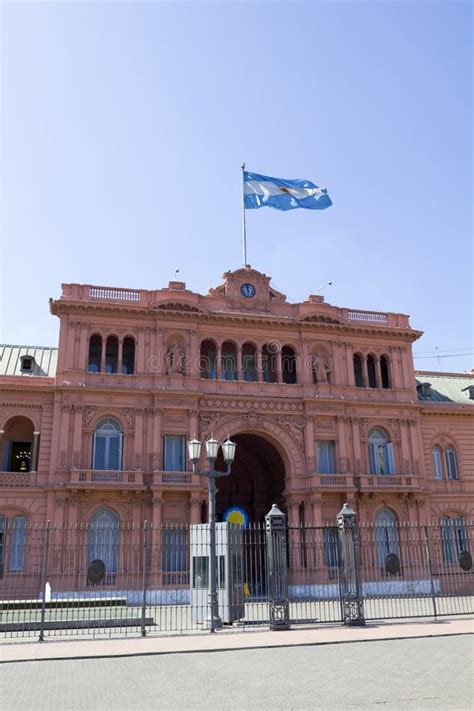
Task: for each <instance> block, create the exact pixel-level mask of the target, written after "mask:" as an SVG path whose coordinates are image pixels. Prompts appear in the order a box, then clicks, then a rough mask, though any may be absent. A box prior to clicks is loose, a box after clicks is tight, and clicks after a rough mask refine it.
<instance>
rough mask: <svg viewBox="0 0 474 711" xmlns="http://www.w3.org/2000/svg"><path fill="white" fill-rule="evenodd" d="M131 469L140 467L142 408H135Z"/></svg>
mask: <svg viewBox="0 0 474 711" xmlns="http://www.w3.org/2000/svg"><path fill="white" fill-rule="evenodd" d="M133 453H134V455H133V465H132V468H133V469H142V455H143V410H141V409H140V408H138V409H137V410H135V436H134V438H133Z"/></svg>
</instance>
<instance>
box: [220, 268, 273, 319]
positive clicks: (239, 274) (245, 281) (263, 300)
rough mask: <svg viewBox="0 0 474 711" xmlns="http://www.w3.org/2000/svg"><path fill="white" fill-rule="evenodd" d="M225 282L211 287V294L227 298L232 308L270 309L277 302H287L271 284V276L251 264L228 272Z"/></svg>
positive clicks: (246, 309) (225, 275) (249, 309)
mask: <svg viewBox="0 0 474 711" xmlns="http://www.w3.org/2000/svg"><path fill="white" fill-rule="evenodd" d="M222 278H223V279H224V283H223V284H221V285H220V286H217V287H215V288H213V289H209V296H218V297H221V298H224V299H226V301H227V302H228V304H229V306H231V308H235V309H239V310H245V311H269V310H270V305H271V304H273V303H275V302H285V301H286V296H285V294H282V293H281V292H280V291H277V289H275V288H274V287H273V286H270V277H268V276H267V275H266V274H262V272H258V271H257V270H256V269H252V268H251V267H250V266H246V267H241V268H240V269H236V270H235V271H233V272H231V271H229V272H226V273H225V274H224V275H223V277H222Z"/></svg>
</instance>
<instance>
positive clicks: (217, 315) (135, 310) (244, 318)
mask: <svg viewBox="0 0 474 711" xmlns="http://www.w3.org/2000/svg"><path fill="white" fill-rule="evenodd" d="M55 304H56V305H58V308H54V309H53V313H55V314H58V313H60V312H65V313H68V312H73V311H74V312H77V310H78V309H79V310H80V312H81V313H84V312H92V313H96V314H97V313H106V314H110V313H116V314H124V313H128V314H133V315H134V316H143V317H146V318H147V319H149V320H150V321H152V322H153V323H156V322H157V321H176V320H181V321H186V322H187V323H192V324H195V323H196V322H204V323H208V322H211V323H218V324H220V323H229V322H232V323H236V324H242V323H245V324H248V325H255V326H258V327H261V325H262V323H265V324H266V325H268V326H272V327H277V328H280V329H286V330H291V329H292V330H296V331H305V332H306V331H314V332H320V331H329V332H332V333H351V334H354V333H359V334H363V335H378V336H380V335H383V336H392V337H397V338H399V339H400V338H403V339H404V340H407V341H415V340H417V339H418V338H420V336H421V335H422V333H423V332H422V331H416V330H414V329H405V328H397V327H388V326H380V325H372V324H371V325H367V324H360V325H357V324H355V323H354V322H352V323H350V324H349V323H348V324H343V323H339V324H335V323H326V322H319V321H318V322H316V323H315V322H312V323H311V322H305V321H302V320H300V319H299V317H290V316H278V315H274V314H256V313H248V314H246V313H242V312H239V313H233V312H232V311H225V312H207V313H206V312H188V311H173V310H167V311H157V310H156V309H152V308H149V307H148V308H140V307H133V306H132V305H128V304H124V305H122V304H110V305H107V304H95V303H89V302H87V303H85V302H67V303H66V302H63V303H60V302H55Z"/></svg>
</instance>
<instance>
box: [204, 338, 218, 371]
mask: <svg viewBox="0 0 474 711" xmlns="http://www.w3.org/2000/svg"><path fill="white" fill-rule="evenodd" d="M216 351H217V349H216V344H215V343H214V341H211V340H206V341H203V342H202V343H201V355H200V367H201V378H207V380H216V379H217V367H216Z"/></svg>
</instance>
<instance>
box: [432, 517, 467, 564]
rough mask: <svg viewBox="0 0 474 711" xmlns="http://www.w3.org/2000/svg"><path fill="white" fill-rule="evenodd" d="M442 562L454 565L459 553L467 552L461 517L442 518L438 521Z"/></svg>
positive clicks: (464, 527)
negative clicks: (441, 545)
mask: <svg viewBox="0 0 474 711" xmlns="http://www.w3.org/2000/svg"><path fill="white" fill-rule="evenodd" d="M439 523H440V527H441V541H442V544H443V560H444V562H445V563H455V562H456V561H457V560H458V558H459V555H460V553H462V552H463V551H467V550H469V547H468V543H467V531H466V522H465V521H464V518H463V517H462V516H451V517H450V516H442V517H441V519H440V522H439Z"/></svg>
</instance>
